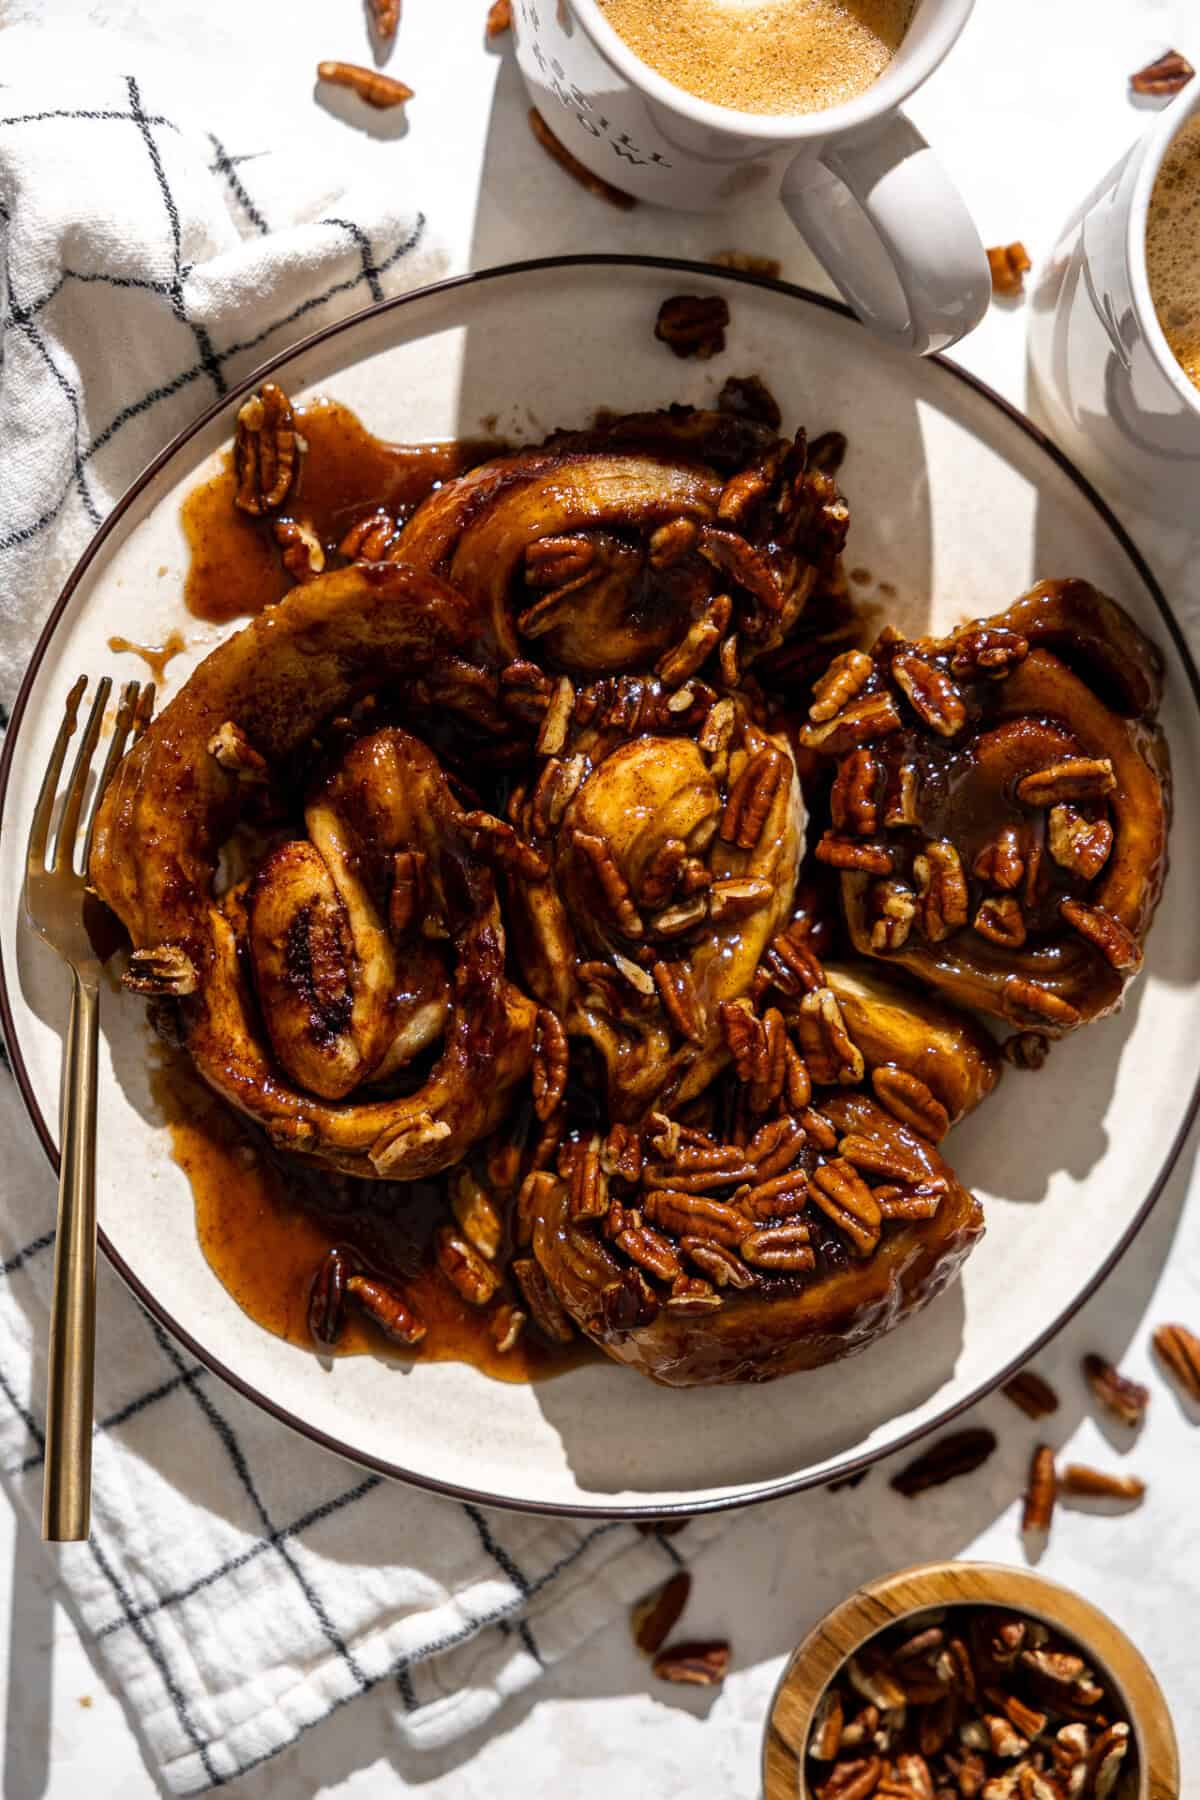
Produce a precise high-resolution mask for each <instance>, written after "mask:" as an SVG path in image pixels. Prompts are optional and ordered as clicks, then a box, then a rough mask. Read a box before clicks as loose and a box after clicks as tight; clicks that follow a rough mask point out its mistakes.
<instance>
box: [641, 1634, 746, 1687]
mask: <svg viewBox="0 0 1200 1800" xmlns="http://www.w3.org/2000/svg"><path fill="white" fill-rule="evenodd" d="M730 1653H731V1652H730V1646H729V1645H728V1644H727V1643H726V1642H725V1640H724V1639H723V1638H706V1639H705V1640H703V1641H702V1642H696V1643H689V1644H668V1646H667V1648H666V1649H665V1650H662V1651H660V1652H659V1654H658V1655H657V1656H656V1657H655V1659H654V1673H655V1674H656V1675H657V1676H658V1679H659V1680H660V1681H676V1682H687V1683H690V1684H691V1685H692V1686H693V1687H717V1686H718V1685H719V1684H720V1683H721V1682H722V1681H724V1679H725V1676H726V1673H727V1672H728V1669H729V1657H730Z"/></svg>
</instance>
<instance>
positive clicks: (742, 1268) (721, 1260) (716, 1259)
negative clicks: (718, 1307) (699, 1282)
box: [679, 1237, 756, 1289]
mask: <svg viewBox="0 0 1200 1800" xmlns="http://www.w3.org/2000/svg"><path fill="white" fill-rule="evenodd" d="M679 1248H680V1249H681V1250H682V1251H683V1253H684V1255H685V1256H686V1257H687V1258H688V1260H689V1261H690V1262H693V1263H695V1265H696V1267H697V1268H698V1269H699V1271H700V1273H701V1274H702V1275H703V1276H705V1277H706V1278H707V1279H708V1280H709V1281H711V1282H712V1284H713V1286H714V1287H718V1288H724V1287H731V1288H738V1289H745V1288H752V1287H754V1286H756V1277H755V1275H754V1273H753V1271H752V1270H750V1269H748V1268H747V1267H746V1265H745V1263H744V1262H742V1261H741V1259H740V1257H737V1256H735V1255H734V1254H733V1252H732V1250H727V1249H726V1247H725V1245H724V1244H718V1243H714V1242H713V1241H712V1240H711V1239H709V1238H698V1237H684V1238H680V1240H679Z"/></svg>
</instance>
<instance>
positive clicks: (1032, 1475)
mask: <svg viewBox="0 0 1200 1800" xmlns="http://www.w3.org/2000/svg"><path fill="white" fill-rule="evenodd" d="M1057 1495H1058V1477H1057V1475H1056V1474H1055V1471H1054V1451H1053V1450H1052V1449H1051V1448H1050V1446H1049V1444H1038V1445H1037V1447H1036V1448H1035V1450H1034V1452H1033V1456H1032V1458H1031V1460H1030V1464H1029V1480H1028V1482H1027V1483H1026V1487H1025V1505H1024V1509H1023V1511H1022V1513H1021V1530H1022V1531H1026V1532H1038V1531H1049V1529H1050V1521H1051V1519H1052V1518H1053V1517H1054V1502H1055V1499H1056V1498H1057Z"/></svg>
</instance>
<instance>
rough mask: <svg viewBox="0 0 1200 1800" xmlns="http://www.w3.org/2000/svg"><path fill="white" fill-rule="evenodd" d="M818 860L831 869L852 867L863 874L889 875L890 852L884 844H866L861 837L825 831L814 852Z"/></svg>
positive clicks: (890, 866)
mask: <svg viewBox="0 0 1200 1800" xmlns="http://www.w3.org/2000/svg"><path fill="white" fill-rule="evenodd" d="M814 854H815V855H816V859H817V861H818V862H822V863H825V864H826V865H827V867H829V868H831V869H854V870H856V871H857V872H858V873H860V874H863V875H890V874H891V872H892V867H893V859H892V852H891V850H890V849H889V848H888V846H887V845H886V844H880V843H874V844H867V843H864V842H863V841H862V839H861V838H852V837H842V836H840V835H839V833H838V832H836V831H827V832H825V834H824V835H823V836H822V838H821V839H820V841H819V842H818V844H817V848H816V851H815V853H814Z"/></svg>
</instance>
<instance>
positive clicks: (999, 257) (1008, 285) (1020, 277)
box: [987, 240, 1033, 298]
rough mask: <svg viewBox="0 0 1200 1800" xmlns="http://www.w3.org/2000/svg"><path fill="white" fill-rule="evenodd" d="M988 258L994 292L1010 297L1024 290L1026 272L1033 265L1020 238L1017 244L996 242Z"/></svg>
mask: <svg viewBox="0 0 1200 1800" xmlns="http://www.w3.org/2000/svg"><path fill="white" fill-rule="evenodd" d="M987 259H988V268H989V269H990V270H991V272H992V292H993V294H1003V295H1004V296H1005V298H1008V297H1009V296H1010V295H1012V294H1019V293H1021V292H1023V290H1024V287H1025V275H1026V272H1027V270H1029V269H1031V268H1032V267H1033V264H1032V263H1031V262H1030V260H1029V252H1028V251H1027V250H1026V248H1025V246H1024V244H1022V243H1021V242H1020V241H1019V240H1018V242H1017V243H1015V244H995V245H993V246H992V248H991V249H990V250H989V251H988V253H987Z"/></svg>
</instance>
